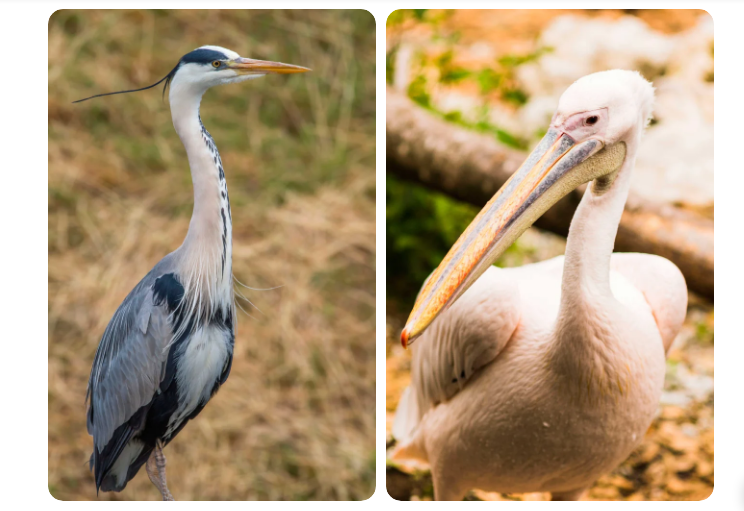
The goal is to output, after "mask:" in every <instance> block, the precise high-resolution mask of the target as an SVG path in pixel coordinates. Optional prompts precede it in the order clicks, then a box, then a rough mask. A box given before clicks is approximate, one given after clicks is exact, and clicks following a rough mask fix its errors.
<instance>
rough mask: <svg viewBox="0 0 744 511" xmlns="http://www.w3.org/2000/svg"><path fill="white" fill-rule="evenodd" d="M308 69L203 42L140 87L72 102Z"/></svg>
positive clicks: (199, 88)
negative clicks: (253, 56) (161, 86)
mask: <svg viewBox="0 0 744 511" xmlns="http://www.w3.org/2000/svg"><path fill="white" fill-rule="evenodd" d="M306 71H310V69H308V68H306V67H302V66H295V65H292V64H283V63H281V62H271V61H268V60H255V59H248V58H244V57H241V56H240V55H238V54H237V53H235V52H234V51H232V50H228V49H227V48H222V47H221V46H202V47H200V48H197V49H195V50H194V51H191V52H189V53H187V54H186V55H184V56H183V57H181V60H179V61H178V64H176V67H174V68H173V69H172V70H171V72H170V73H168V74H167V75H165V76H164V77H163V78H161V79H160V80H158V81H157V82H155V83H153V84H152V85H148V86H147V87H142V88H141V89H132V90H123V91H118V92H108V93H105V94H96V95H95V96H90V97H88V98H85V99H79V100H77V101H73V103H80V102H81V101H87V100H89V99H93V98H97V97H100V96H110V95H112V94H124V93H127V92H138V91H142V90H147V89H152V88H153V87H155V86H156V85H158V84H161V83H163V82H165V85H164V86H163V94H165V89H166V88H167V87H168V85H170V86H171V97H172V95H173V91H174V89H175V90H176V92H188V93H191V94H193V95H197V96H199V97H201V94H203V93H204V92H205V91H206V90H207V89H209V88H210V87H214V86H215V85H223V84H226V83H238V82H243V81H245V80H251V79H253V78H259V77H261V76H265V75H267V74H290V73H304V72H306Z"/></svg>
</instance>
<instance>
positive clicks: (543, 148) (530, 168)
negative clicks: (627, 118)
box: [401, 128, 625, 347]
mask: <svg viewBox="0 0 744 511" xmlns="http://www.w3.org/2000/svg"><path fill="white" fill-rule="evenodd" d="M624 159H625V144H624V143H622V142H621V143H617V144H613V145H611V146H608V147H606V148H605V147H604V143H603V142H601V141H600V140H597V139H588V140H586V141H584V142H580V143H576V141H575V140H573V139H572V138H571V137H570V136H568V135H567V134H565V133H563V132H562V131H560V130H558V129H556V128H550V130H548V132H547V134H546V135H545V137H544V138H543V139H542V140H541V141H540V143H539V144H538V145H537V147H536V148H535V149H534V151H532V153H531V154H530V155H529V157H528V158H527V159H526V160H525V162H524V163H523V164H522V166H521V167H520V168H519V169H518V170H517V171H516V172H515V173H514V175H512V177H511V178H509V180H508V181H507V182H506V183H505V184H504V186H502V187H501V189H500V190H499V191H498V192H497V193H496V195H494V196H493V198H491V200H490V201H488V204H486V205H485V207H484V208H483V209H482V210H481V212H480V213H479V214H478V216H476V217H475V219H474V220H473V221H472V223H471V224H470V225H469V226H468V228H467V229H466V230H465V232H464V233H462V235H461V236H460V238H459V239H458V240H457V242H456V243H455V244H454V245H453V246H452V248H451V249H450V250H449V252H448V253H447V255H446V256H445V258H444V259H443V260H442V262H441V263H440V264H439V267H438V268H437V269H436V270H435V271H434V273H433V274H432V275H431V276H430V277H429V279H428V280H427V281H426V283H425V284H424V288H423V289H422V290H421V292H420V293H419V296H418V298H417V299H416V303H415V304H414V306H413V310H412V311H411V315H410V316H409V317H408V322H407V323H406V326H405V328H404V329H403V332H402V333H401V343H402V344H403V347H407V345H408V344H410V343H411V342H412V341H413V340H414V339H415V338H416V337H418V336H419V335H421V334H422V333H423V331H424V330H425V329H426V327H427V326H429V324H431V322H432V321H434V319H435V318H436V317H437V316H438V315H439V313H441V312H442V311H443V310H445V309H446V308H447V307H449V306H450V305H451V304H452V303H454V302H455V300H457V299H458V298H459V297H460V296H461V295H462V294H463V293H464V292H465V291H466V290H467V289H468V288H469V287H470V286H471V285H472V284H473V282H475V281H476V280H477V279H478V277H480V276H481V275H482V274H483V272H484V271H486V269H487V268H488V267H489V266H490V265H491V264H493V262H494V261H495V260H496V259H498V257H499V256H500V255H501V254H502V253H504V251H505V250H506V249H507V248H509V246H510V245H511V244H512V243H513V242H514V241H515V240H516V239H517V238H518V237H519V236H520V235H521V234H522V233H523V232H524V231H525V230H526V229H527V228H528V227H529V226H531V225H532V224H533V223H534V222H535V220H537V219H538V218H540V216H541V215H542V214H543V213H545V211H547V210H548V209H549V208H550V206H552V205H553V204H555V203H556V202H558V201H559V200H560V199H561V198H563V197H564V196H566V195H567V194H568V193H569V192H571V191H572V190H574V189H576V187H578V186H579V185H580V184H582V183H586V182H589V181H591V180H593V179H596V178H598V177H601V176H604V175H609V174H613V173H614V172H615V171H617V170H618V169H619V168H620V166H621V165H622V163H623V161H624Z"/></svg>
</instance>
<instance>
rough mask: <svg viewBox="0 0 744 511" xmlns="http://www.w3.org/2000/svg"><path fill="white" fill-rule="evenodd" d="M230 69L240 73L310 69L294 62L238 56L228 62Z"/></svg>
mask: <svg viewBox="0 0 744 511" xmlns="http://www.w3.org/2000/svg"><path fill="white" fill-rule="evenodd" d="M226 66H227V67H228V68H229V69H234V70H235V71H237V72H238V74H242V75H243V74H268V73H274V74H290V73H305V72H307V71H310V69H308V68H306V67H302V66H295V65H293V64H283V63H281V62H271V61H269V60H254V59H245V58H243V57H238V58H236V59H233V60H229V61H227V62H226Z"/></svg>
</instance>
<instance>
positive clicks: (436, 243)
mask: <svg viewBox="0 0 744 511" xmlns="http://www.w3.org/2000/svg"><path fill="white" fill-rule="evenodd" d="M386 199H387V209H386V226H387V229H386V242H387V283H388V286H387V292H388V295H389V296H395V297H396V298H399V299H401V300H404V301H412V300H413V299H414V298H415V296H416V293H417V292H418V290H419V288H420V287H421V284H423V282H424V280H426V277H428V276H429V274H430V273H431V272H432V271H433V270H434V268H436V266H437V265H438V264H439V262H440V261H441V260H442V258H444V256H445V255H446V254H447V251H448V250H449V248H450V247H451V246H452V245H453V244H454V242H455V241H457V238H458V237H459V236H460V234H461V233H462V232H463V231H464V230H465V228H466V227H467V226H468V224H469V223H470V222H471V221H472V220H473V218H474V217H475V215H476V214H477V213H478V210H477V209H476V208H475V207H473V206H470V205H469V204H464V203H461V202H458V201H456V200H453V199H451V198H449V197H447V196H446V195H443V194H440V193H438V192H433V191H431V190H428V189H426V188H423V187H421V186H418V185H415V184H412V183H408V182H404V181H401V180H399V179H397V178H396V177H394V176H392V175H390V174H388V176H387V186H386Z"/></svg>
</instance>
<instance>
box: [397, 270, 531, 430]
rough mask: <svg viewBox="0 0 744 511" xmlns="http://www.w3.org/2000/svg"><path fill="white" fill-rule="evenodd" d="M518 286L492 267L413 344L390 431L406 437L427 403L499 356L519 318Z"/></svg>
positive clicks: (463, 382) (434, 403)
mask: <svg viewBox="0 0 744 511" xmlns="http://www.w3.org/2000/svg"><path fill="white" fill-rule="evenodd" d="M519 303H520V301H519V289H518V286H517V284H516V282H514V281H513V279H512V278H511V277H509V276H508V275H507V272H505V271H503V270H500V269H498V268H495V267H492V268H489V270H488V271H486V272H485V273H484V274H483V276H482V277H481V278H479V279H478V280H477V281H476V282H475V283H474V284H473V285H472V287H471V288H470V289H468V290H467V291H466V292H465V293H464V294H463V295H462V297H461V298H460V299H459V300H458V301H457V302H455V303H454V304H453V305H452V306H451V307H450V308H449V309H448V310H446V311H445V312H443V313H442V314H441V315H440V316H439V317H438V318H437V319H436V320H434V322H432V324H431V325H430V326H429V328H428V329H427V330H426V331H425V332H424V333H423V334H422V335H421V337H420V338H419V339H417V340H416V341H415V342H414V343H413V344H412V345H411V350H412V352H413V353H412V355H413V360H412V367H411V385H410V387H409V388H407V389H406V390H405V392H404V394H403V397H402V398H401V402H400V404H399V405H398V409H397V410H396V414H395V423H394V425H393V435H394V436H395V438H396V439H397V440H398V441H399V442H405V441H406V440H407V439H409V438H410V437H411V435H412V434H413V432H414V431H415V429H416V427H417V426H418V423H419V421H420V420H421V418H422V417H423V416H424V415H425V414H426V412H427V411H429V410H430V409H431V408H433V407H435V406H437V405H438V404H439V403H441V402H444V401H448V400H449V399H452V397H453V396H454V395H455V394H457V393H458V392H459V391H460V390H462V389H463V388H464V387H465V385H466V384H467V382H468V381H469V380H470V379H471V378H472V377H473V375H474V374H475V373H476V372H477V371H478V370H480V368H482V367H483V366H485V365H486V364H489V363H490V362H492V361H493V360H495V359H496V357H498V355H499V353H501V351H502V350H503V349H504V347H505V346H506V345H507V343H508V342H509V339H510V338H511V337H512V334H513V333H514V330H515V329H516V327H517V324H518V323H519V318H520V312H519V310H520V309H519Z"/></svg>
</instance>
